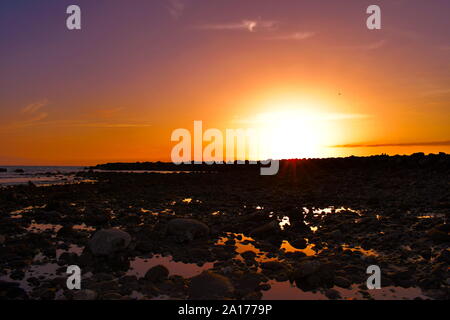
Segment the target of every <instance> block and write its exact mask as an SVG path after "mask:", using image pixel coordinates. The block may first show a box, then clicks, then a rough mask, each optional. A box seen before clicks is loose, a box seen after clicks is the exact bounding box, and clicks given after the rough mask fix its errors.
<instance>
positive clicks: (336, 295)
mask: <svg viewBox="0 0 450 320" xmlns="http://www.w3.org/2000/svg"><path fill="white" fill-rule="evenodd" d="M325 296H326V297H327V298H328V299H331V300H337V299H340V298H341V294H340V293H339V292H338V291H336V290H334V289H328V290H326V291H325Z"/></svg>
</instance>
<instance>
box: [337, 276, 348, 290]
mask: <svg viewBox="0 0 450 320" xmlns="http://www.w3.org/2000/svg"><path fill="white" fill-rule="evenodd" d="M334 284H335V285H337V286H338V287H341V288H349V287H350V286H351V285H352V283H351V282H350V280H348V279H347V278H344V277H336V278H335V279H334Z"/></svg>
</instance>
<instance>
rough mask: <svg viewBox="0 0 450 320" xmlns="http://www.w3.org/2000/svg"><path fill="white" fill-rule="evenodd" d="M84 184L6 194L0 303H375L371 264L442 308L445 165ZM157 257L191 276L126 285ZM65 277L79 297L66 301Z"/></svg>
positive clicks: (1, 205) (0, 221) (376, 161)
mask: <svg viewBox="0 0 450 320" xmlns="http://www.w3.org/2000/svg"><path fill="white" fill-rule="evenodd" d="M80 175H82V176H83V178H86V179H89V180H92V181H96V182H95V183H80V184H67V185H58V186H47V187H36V186H34V185H32V184H30V185H27V186H16V187H8V188H3V189H0V267H1V268H0V270H1V271H0V272H1V273H0V279H1V280H0V299H82V300H86V299H161V298H164V299H172V298H173V299H260V298H262V297H263V296H264V294H265V292H270V291H271V290H272V286H273V285H274V284H276V283H288V282H290V283H292V285H293V286H295V288H294V289H295V290H298V291H299V292H306V293H308V292H313V293H317V294H320V295H321V296H323V297H324V298H330V299H341V298H346V297H348V292H353V293H354V296H355V297H356V296H357V297H359V298H363V299H371V298H373V297H374V296H373V292H372V291H371V290H368V289H367V287H366V280H367V278H368V276H369V275H368V274H366V269H367V267H368V266H369V265H378V266H379V267H380V268H381V271H382V277H381V285H382V287H389V288H410V289H411V290H412V289H414V290H416V291H414V292H420V294H416V293H414V294H412V295H409V296H407V298H410V299H414V298H431V299H448V298H449V296H450V295H449V293H450V291H449V288H450V275H449V261H450V251H449V244H450V236H449V232H450V227H449V224H448V223H447V222H448V217H449V213H450V192H449V190H450V188H449V187H450V186H449V183H450V157H449V156H447V155H444V154H440V155H432V156H424V155H421V154H418V155H414V156H411V157H374V158H347V159H329V160H307V161H285V162H283V163H282V167H281V171H280V173H279V174H278V175H277V176H259V175H258V173H257V172H256V171H255V170H249V172H247V173H246V172H245V171H244V170H238V171H233V170H229V171H227V170H224V171H220V172H209V173H204V172H203V173H172V174H157V173H114V172H85V173H82V174H80ZM160 257H171V259H172V260H173V261H177V262H183V263H185V264H186V266H195V267H196V268H197V269H196V270H197V271H196V272H195V274H190V275H187V274H186V275H184V276H183V275H179V274H176V273H174V272H172V270H171V267H170V264H167V265H166V264H165V263H158V264H156V265H152V266H151V267H149V268H148V270H145V272H144V273H142V274H136V273H133V270H134V269H133V268H136V261H148V262H151V261H153V260H152V259H160ZM156 261H161V260H156ZM69 265H78V266H79V267H80V268H81V270H82V290H69V289H68V288H67V285H66V280H67V276H68V275H67V274H66V270H67V267H68V266H69ZM143 265H144V267H145V263H144V262H143ZM141 266H142V265H141ZM49 270H50V271H49ZM411 292H413V291H411Z"/></svg>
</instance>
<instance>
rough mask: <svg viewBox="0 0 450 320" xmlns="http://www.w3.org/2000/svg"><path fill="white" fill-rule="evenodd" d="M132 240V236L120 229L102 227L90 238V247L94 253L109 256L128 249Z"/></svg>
mask: <svg viewBox="0 0 450 320" xmlns="http://www.w3.org/2000/svg"><path fill="white" fill-rule="evenodd" d="M130 242H131V236H130V235H129V234H128V233H127V232H125V231H122V230H119V229H102V230H99V231H97V232H96V233H95V234H94V235H93V236H92V238H91V239H90V240H89V243H88V245H89V249H90V250H91V252H92V253H93V254H94V255H103V256H109V255H113V254H115V253H116V252H118V251H121V250H124V249H126V248H127V247H128V246H129V244H130Z"/></svg>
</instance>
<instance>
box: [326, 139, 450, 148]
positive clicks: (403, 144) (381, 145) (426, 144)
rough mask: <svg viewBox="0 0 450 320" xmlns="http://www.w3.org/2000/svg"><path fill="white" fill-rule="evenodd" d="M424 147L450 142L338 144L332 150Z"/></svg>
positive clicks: (449, 144)
mask: <svg viewBox="0 0 450 320" xmlns="http://www.w3.org/2000/svg"><path fill="white" fill-rule="evenodd" d="M426 146H450V140H445V141H425V142H394V143H357V144H340V145H335V146H332V147H333V148H378V147H426Z"/></svg>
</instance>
